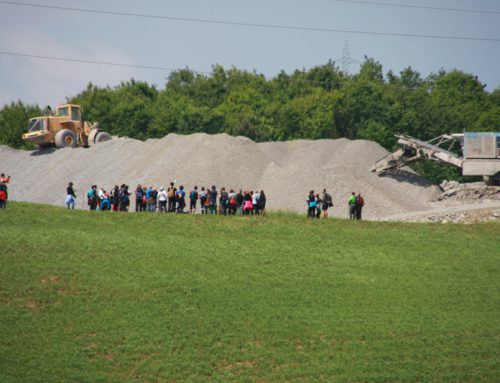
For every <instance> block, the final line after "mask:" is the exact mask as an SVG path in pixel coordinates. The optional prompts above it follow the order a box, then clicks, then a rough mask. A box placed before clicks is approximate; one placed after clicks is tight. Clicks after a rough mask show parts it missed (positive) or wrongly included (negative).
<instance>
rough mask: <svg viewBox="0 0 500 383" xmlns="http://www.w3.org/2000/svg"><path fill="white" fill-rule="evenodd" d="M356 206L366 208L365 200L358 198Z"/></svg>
mask: <svg viewBox="0 0 500 383" xmlns="http://www.w3.org/2000/svg"><path fill="white" fill-rule="evenodd" d="M356 205H358V206H361V207H363V206H365V200H364V199H363V197H358V198H356Z"/></svg>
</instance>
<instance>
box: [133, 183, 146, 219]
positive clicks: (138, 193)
mask: <svg viewBox="0 0 500 383" xmlns="http://www.w3.org/2000/svg"><path fill="white" fill-rule="evenodd" d="M143 196H144V191H143V190H142V186H141V185H137V189H135V212H136V213H137V212H138V211H143V209H142V197H143Z"/></svg>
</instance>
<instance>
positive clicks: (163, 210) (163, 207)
mask: <svg viewBox="0 0 500 383" xmlns="http://www.w3.org/2000/svg"><path fill="white" fill-rule="evenodd" d="M166 212H167V201H166V200H165V201H160V213H166Z"/></svg>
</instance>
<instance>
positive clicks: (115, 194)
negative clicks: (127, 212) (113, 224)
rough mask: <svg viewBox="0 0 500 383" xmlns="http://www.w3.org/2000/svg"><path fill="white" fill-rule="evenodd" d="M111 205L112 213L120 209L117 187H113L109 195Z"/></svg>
mask: <svg viewBox="0 0 500 383" xmlns="http://www.w3.org/2000/svg"><path fill="white" fill-rule="evenodd" d="M111 205H112V207H113V211H118V210H119V207H120V189H118V185H115V187H114V188H113V193H112V195H111Z"/></svg>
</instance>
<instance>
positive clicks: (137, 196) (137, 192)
mask: <svg viewBox="0 0 500 383" xmlns="http://www.w3.org/2000/svg"><path fill="white" fill-rule="evenodd" d="M142 194H143V192H142V189H137V190H136V191H135V199H142Z"/></svg>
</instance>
